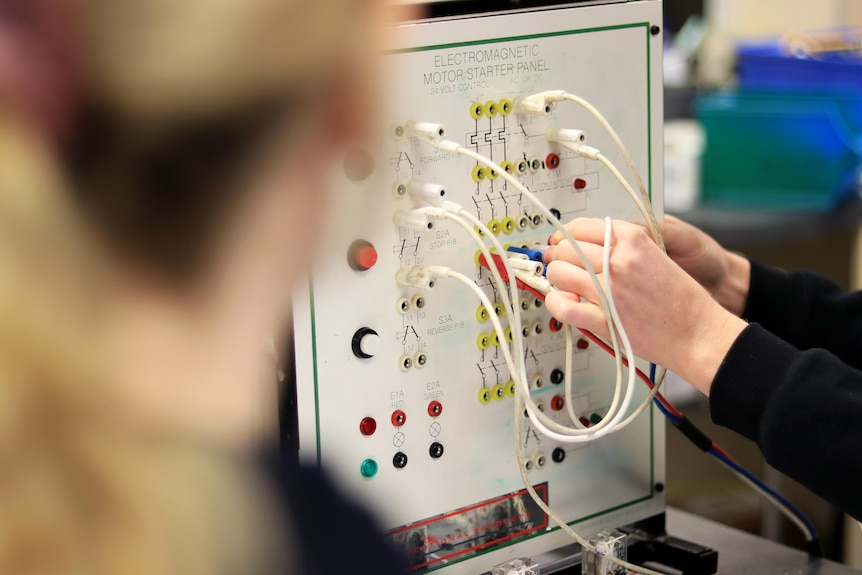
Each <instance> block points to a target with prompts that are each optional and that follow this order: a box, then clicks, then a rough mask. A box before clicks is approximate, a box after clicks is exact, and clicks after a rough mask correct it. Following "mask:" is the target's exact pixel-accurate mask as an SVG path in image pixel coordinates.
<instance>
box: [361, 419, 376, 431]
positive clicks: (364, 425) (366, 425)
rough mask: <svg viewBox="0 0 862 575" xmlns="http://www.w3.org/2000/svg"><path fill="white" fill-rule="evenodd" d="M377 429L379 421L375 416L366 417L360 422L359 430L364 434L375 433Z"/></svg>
mask: <svg viewBox="0 0 862 575" xmlns="http://www.w3.org/2000/svg"><path fill="white" fill-rule="evenodd" d="M375 431H377V422H376V421H374V418H373V417H365V418H363V419H362V421H360V422H359V432H360V433H361V434H362V435H366V436H367V435H374V432H375Z"/></svg>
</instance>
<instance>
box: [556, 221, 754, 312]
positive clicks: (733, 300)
mask: <svg viewBox="0 0 862 575" xmlns="http://www.w3.org/2000/svg"><path fill="white" fill-rule="evenodd" d="M576 221H577V220H576ZM573 223H574V222H572V223H569V224H568V226H572V225H573ZM569 231H571V227H570V228H569ZM661 232H662V236H663V237H664V243H665V249H667V255H668V256H670V259H672V260H673V261H674V262H676V264H677V265H678V266H679V267H681V268H682V269H683V270H685V272H686V273H687V274H688V275H690V276H691V277H693V278H694V279H695V280H696V281H697V282H698V283H699V284H700V285H702V286H703V287H704V289H706V291H708V292H709V293H710V295H712V297H713V298H715V300H716V301H718V303H720V304H721V305H722V306H723V307H724V308H725V309H726V310H728V311H730V312H731V313H733V314H734V315H737V316H741V315H742V313H743V311H745V302H746V300H747V299H748V285H749V281H750V278H751V263H750V262H749V261H748V260H747V259H745V258H744V257H742V256H740V255H738V254H735V253H732V252H729V251H727V250H725V249H724V248H723V247H721V245H720V244H719V243H718V242H717V241H715V240H714V239H712V238H711V237H710V236H708V235H707V234H705V233H704V232H703V231H701V230H700V229H698V228H696V227H694V226H692V225H691V224H688V223H686V222H684V221H682V220H680V219H678V218H675V217H673V216H665V218H664V221H663V222H662V223H661ZM562 238H563V235H562V234H561V233H559V232H557V233H555V234H554V235H552V236H551V239H550V240H549V242H548V243H550V244H551V245H557V244H559V242H560V241H561V240H562ZM567 257H575V256H574V250H572V249H570V248H569V252H568V256H567Z"/></svg>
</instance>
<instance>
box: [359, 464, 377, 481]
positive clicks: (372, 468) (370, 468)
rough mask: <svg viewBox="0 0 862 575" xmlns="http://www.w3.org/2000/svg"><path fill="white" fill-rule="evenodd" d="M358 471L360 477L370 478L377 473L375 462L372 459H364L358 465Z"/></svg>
mask: <svg viewBox="0 0 862 575" xmlns="http://www.w3.org/2000/svg"><path fill="white" fill-rule="evenodd" d="M359 473H361V474H362V477H365V478H368V479H371V478H372V477H374V476H375V475H377V462H376V461H374V460H373V459H366V460H365V461H363V462H362V465H360V466H359Z"/></svg>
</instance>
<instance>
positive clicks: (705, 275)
mask: <svg viewBox="0 0 862 575" xmlns="http://www.w3.org/2000/svg"><path fill="white" fill-rule="evenodd" d="M661 231H662V236H663V237H664V242H665V247H666V249H667V255H668V256H670V258H671V259H672V260H673V261H675V262H676V263H677V265H678V266H679V267H681V268H682V269H683V270H685V272H686V273H687V274H688V275H690V276H691V277H693V278H694V279H695V280H697V282H698V283H699V284H700V285H702V286H703V287H704V288H705V289H706V291H708V292H709V293H710V294H711V295H712V296H713V297H714V298H715V299H716V300H717V301H718V302H719V303H720V304H721V305H722V306H724V308H725V309H727V310H728V311H730V312H731V313H733V314H735V315H737V316H740V315H742V313H743V311H744V310H745V302H746V300H747V298H748V286H749V281H750V279H751V263H750V262H749V261H748V260H747V259H745V258H744V257H742V256H740V255H738V254H735V253H732V252H729V251H727V250H725V249H724V248H723V247H721V245H720V244H719V243H718V242H717V241H715V240H714V239H712V238H711V237H710V236H708V235H707V234H705V233H704V232H703V231H701V230H700V229H698V228H696V227H694V226H692V225H691V224H688V223H686V222H684V221H682V220H680V219H678V218H675V217H673V216H665V218H664V221H663V222H662V225H661Z"/></svg>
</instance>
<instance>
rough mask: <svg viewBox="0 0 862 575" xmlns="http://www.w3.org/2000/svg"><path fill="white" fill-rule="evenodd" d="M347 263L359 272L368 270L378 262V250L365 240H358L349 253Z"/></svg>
mask: <svg viewBox="0 0 862 575" xmlns="http://www.w3.org/2000/svg"><path fill="white" fill-rule="evenodd" d="M347 263H348V265H349V266H350V268H351V269H353V270H356V271H358V272H364V271H368V270H370V269H371V268H373V267H374V265H375V264H376V263H377V250H376V249H375V248H374V246H373V245H371V243H369V242H367V241H365V240H356V241H355V242H353V244H352V245H351V246H350V250H349V251H348V253H347Z"/></svg>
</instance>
